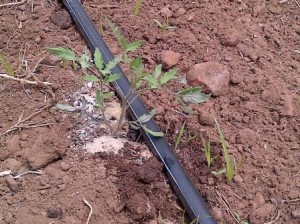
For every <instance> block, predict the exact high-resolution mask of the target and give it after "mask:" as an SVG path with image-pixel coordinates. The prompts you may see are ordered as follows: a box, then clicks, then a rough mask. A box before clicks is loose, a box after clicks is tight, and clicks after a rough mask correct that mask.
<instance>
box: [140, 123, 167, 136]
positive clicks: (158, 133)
mask: <svg viewBox="0 0 300 224" xmlns="http://www.w3.org/2000/svg"><path fill="white" fill-rule="evenodd" d="M142 128H143V129H144V131H145V132H147V133H149V134H150V135H152V136H154V137H160V138H161V137H164V133H162V132H160V131H152V130H150V129H149V128H147V127H146V125H143V126H142Z"/></svg>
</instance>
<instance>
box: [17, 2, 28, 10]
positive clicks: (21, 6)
mask: <svg viewBox="0 0 300 224" xmlns="http://www.w3.org/2000/svg"><path fill="white" fill-rule="evenodd" d="M18 9H19V10H20V11H25V10H26V4H23V5H20V6H19V7H18Z"/></svg>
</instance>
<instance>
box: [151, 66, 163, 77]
mask: <svg viewBox="0 0 300 224" xmlns="http://www.w3.org/2000/svg"><path fill="white" fill-rule="evenodd" d="M161 69H162V65H156V67H155V70H154V73H153V77H154V78H156V79H157V78H158V77H159V76H160V75H161Z"/></svg>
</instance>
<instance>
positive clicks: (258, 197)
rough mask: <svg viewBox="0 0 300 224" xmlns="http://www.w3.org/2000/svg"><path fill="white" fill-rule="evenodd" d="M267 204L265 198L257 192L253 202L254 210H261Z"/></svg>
mask: <svg viewBox="0 0 300 224" xmlns="http://www.w3.org/2000/svg"><path fill="white" fill-rule="evenodd" d="M265 202H266V201H265V199H264V196H263V195H262V193H261V192H257V193H256V195H255V198H254V199H253V202H252V205H253V208H254V209H256V208H259V207H261V206H262V205H264V204H265Z"/></svg>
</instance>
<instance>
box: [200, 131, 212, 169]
mask: <svg viewBox="0 0 300 224" xmlns="http://www.w3.org/2000/svg"><path fill="white" fill-rule="evenodd" d="M201 141H202V146H203V150H204V153H205V158H206V162H207V166H208V167H210V166H211V163H212V157H211V144H210V139H208V141H206V140H205V138H204V137H203V136H202V135H201Z"/></svg>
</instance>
